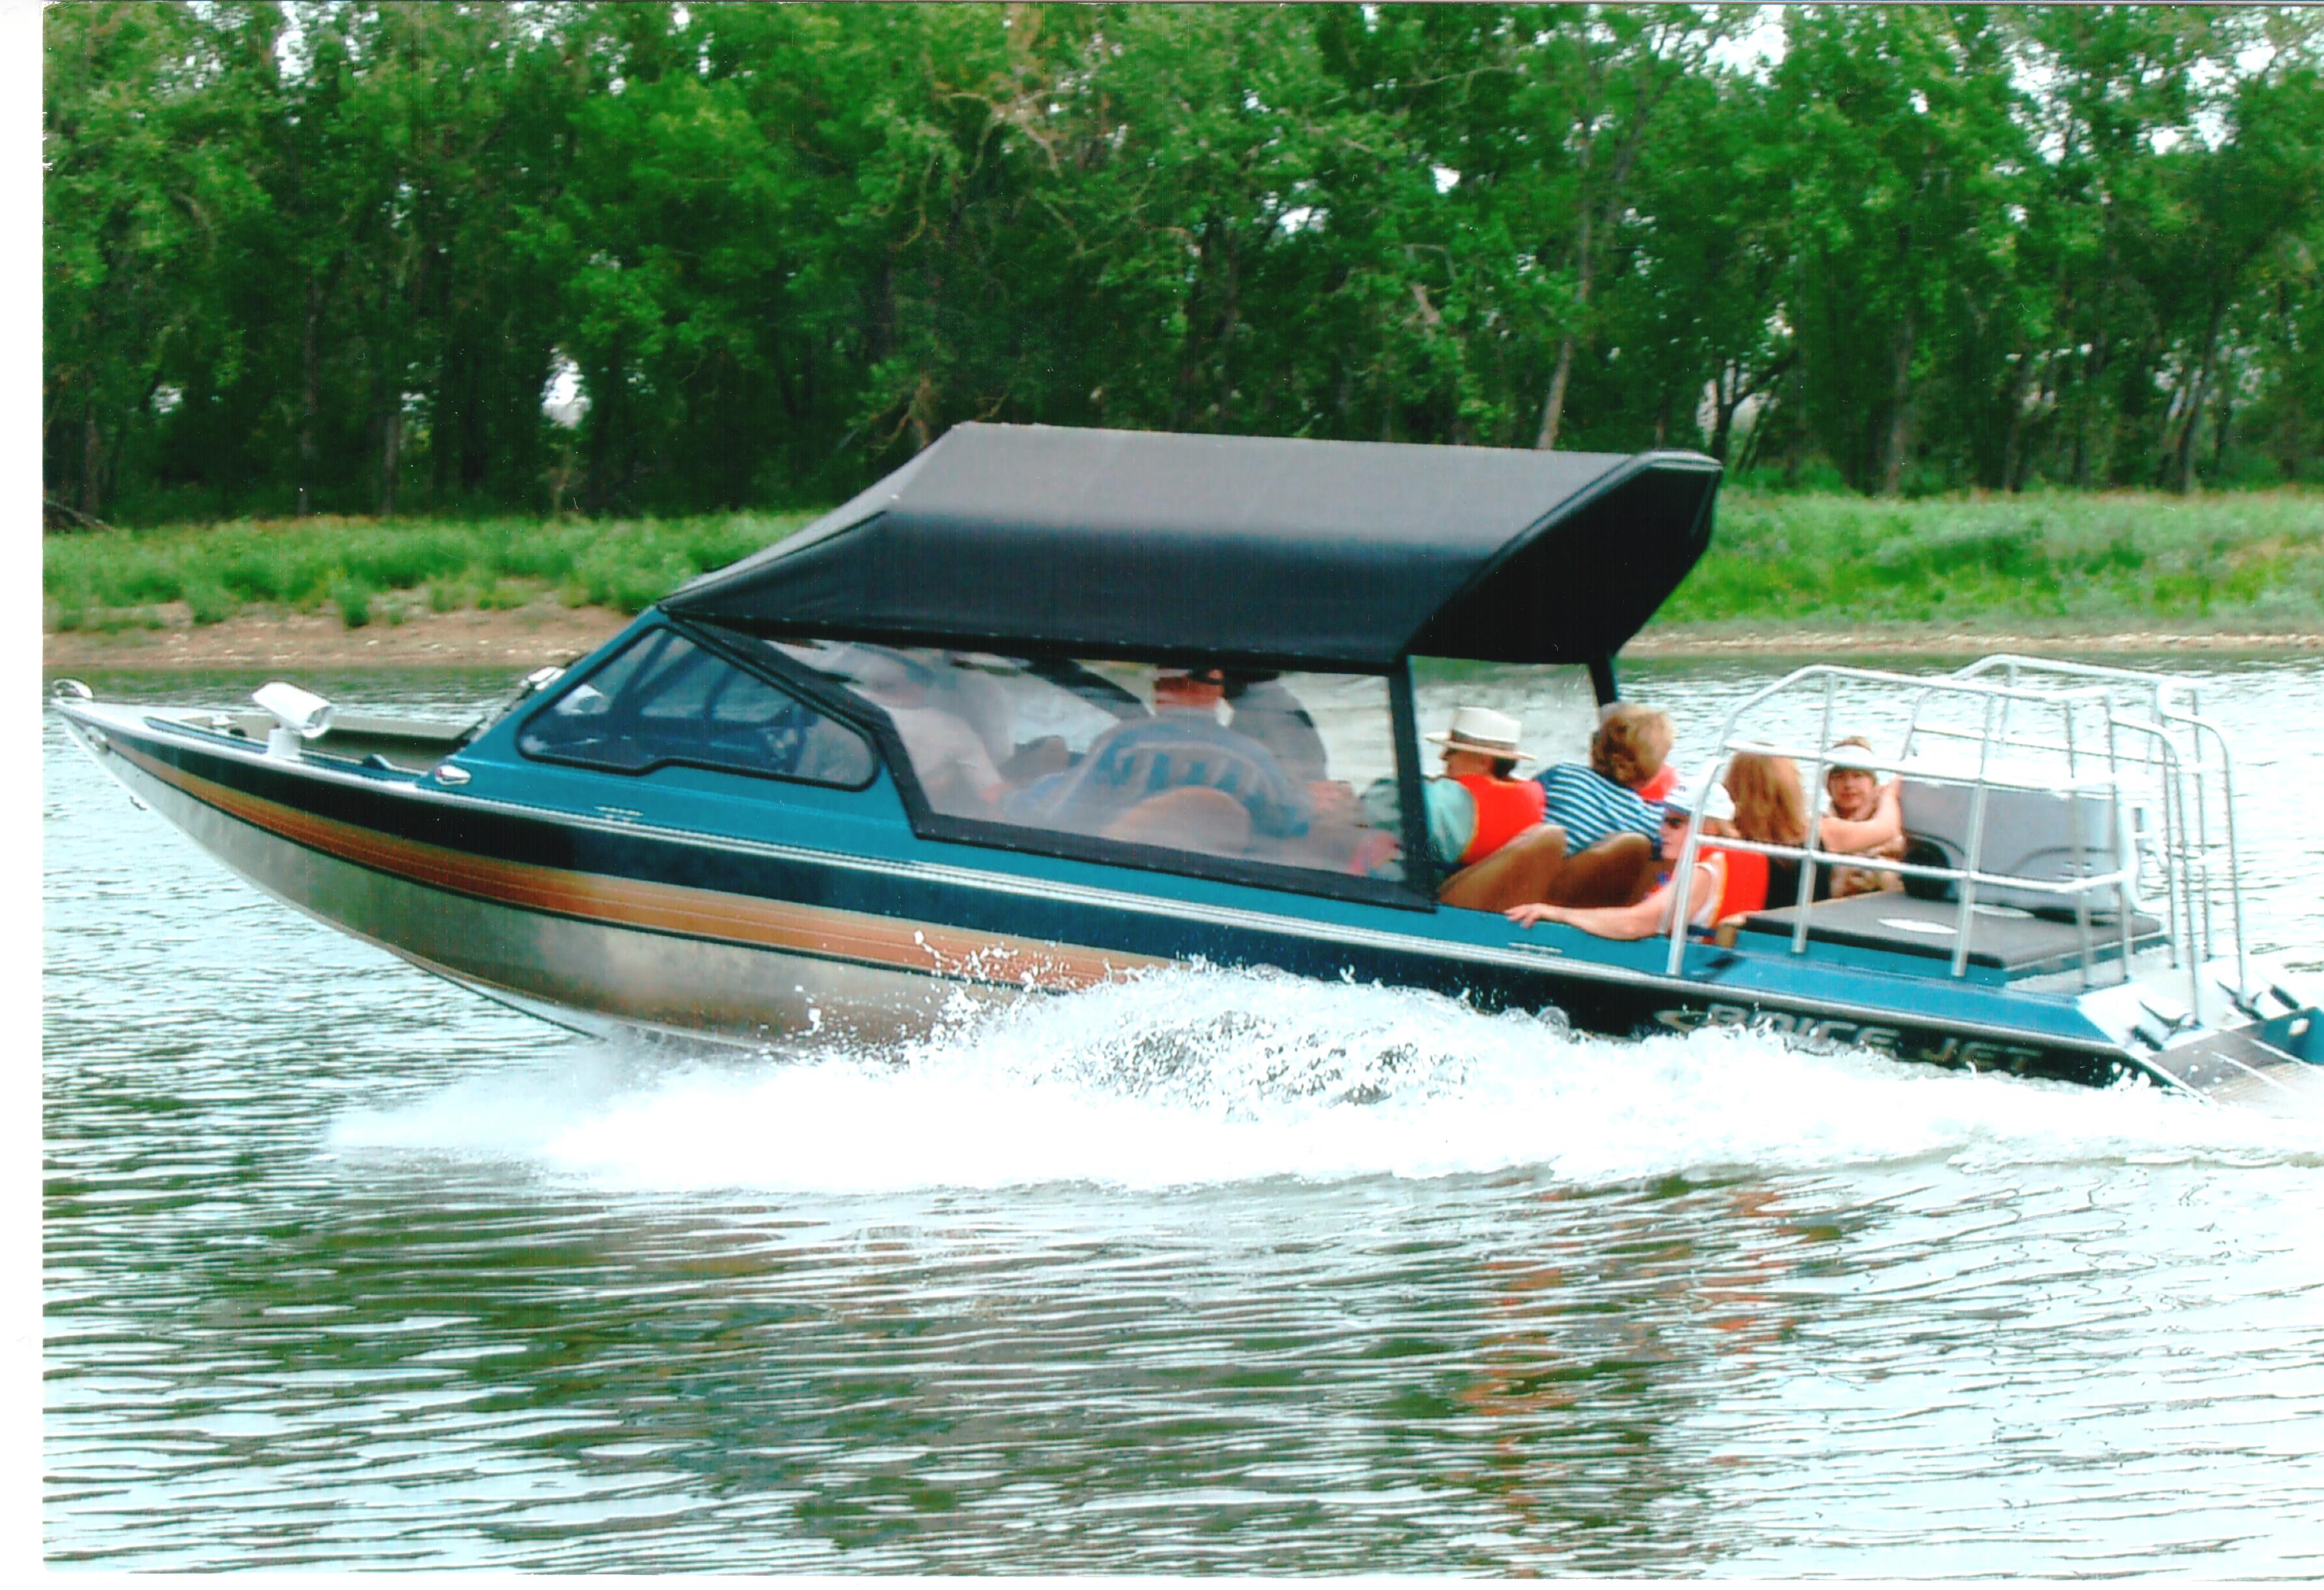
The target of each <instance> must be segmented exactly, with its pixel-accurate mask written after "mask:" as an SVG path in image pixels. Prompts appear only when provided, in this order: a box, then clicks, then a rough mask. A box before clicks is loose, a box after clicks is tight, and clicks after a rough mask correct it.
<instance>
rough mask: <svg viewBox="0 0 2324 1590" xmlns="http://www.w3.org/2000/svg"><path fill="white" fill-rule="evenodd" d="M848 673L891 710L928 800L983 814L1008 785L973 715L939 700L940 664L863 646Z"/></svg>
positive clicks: (857, 686) (846, 676) (864, 691)
mask: <svg viewBox="0 0 2324 1590" xmlns="http://www.w3.org/2000/svg"><path fill="white" fill-rule="evenodd" d="M844 669H845V671H844V674H843V675H842V677H844V679H846V680H847V681H848V682H849V683H850V684H852V685H853V687H854V688H855V689H856V690H857V691H859V692H860V693H861V694H862V695H863V696H864V697H865V698H868V699H870V700H871V701H872V702H873V703H874V704H875V705H877V706H878V707H880V709H881V711H883V712H885V713H886V714H887V715H888V721H889V722H890V723H891V724H893V725H895V726H896V737H897V738H898V739H899V740H901V741H902V742H903V743H904V754H905V757H906V758H907V759H908V761H909V762H910V763H911V764H912V776H913V777H914V778H915V779H916V780H918V782H919V786H920V790H921V791H922V793H924V794H925V795H926V796H927V800H928V804H929V805H930V806H933V807H934V808H936V809H937V810H938V811H944V812H951V813H954V814H962V813H966V814H972V815H973V814H977V813H980V812H982V810H984V809H987V808H989V807H991V805H992V803H993V802H994V801H995V800H998V799H999V798H1000V796H1001V793H1002V791H1003V790H1006V789H1007V787H1008V786H1007V784H1006V782H1005V781H1003V780H1002V778H1001V771H1000V769H998V768H997V767H995V766H994V765H993V763H992V755H991V752H989V751H987V750H986V749H985V745H984V741H983V739H982V736H980V735H978V734H977V732H976V730H975V729H974V728H973V727H971V726H969V724H968V723H967V721H966V720H965V719H964V718H962V717H961V716H958V715H957V714H955V713H952V712H948V711H946V710H945V708H944V707H941V706H938V705H936V704H935V700H934V698H935V695H936V691H937V689H938V687H939V685H940V683H941V681H940V680H939V679H937V677H936V670H934V669H932V668H930V667H928V665H927V664H926V663H925V662H922V661H919V659H918V658H916V657H910V656H907V655H905V654H903V653H902V652H891V651H890V650H888V649H887V648H886V647H884V646H880V647H874V646H859V647H856V648H854V649H853V652H852V654H851V655H850V656H849V657H848V658H847V660H846V662H845V665H844Z"/></svg>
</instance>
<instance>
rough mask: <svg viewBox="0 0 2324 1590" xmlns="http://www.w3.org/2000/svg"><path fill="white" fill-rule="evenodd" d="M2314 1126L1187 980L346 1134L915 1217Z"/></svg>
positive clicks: (2229, 1138)
mask: <svg viewBox="0 0 2324 1590" xmlns="http://www.w3.org/2000/svg"><path fill="white" fill-rule="evenodd" d="M2309 1130H2312V1129H2303V1128H2301V1127H2300V1126H2299V1125H2298V1124H2297V1123H2284V1122H2274V1121H2270V1120H2267V1119H2265V1118H2263V1117H2258V1116H2255V1115H2248V1114H2238V1113H2236V1112H2235V1111H2232V1110H2227V1109H2218V1108H2211V1107H2207V1106H2205V1105H2199V1104H2197V1103H2195V1102H2193V1101H2190V1100H2187V1099H2182V1098H2174V1097H2170V1096H2167V1095H2162V1094H2159V1093H2156V1092H2153V1091H2152V1090H2131V1091H2116V1092H2098V1091H2093V1090H2089V1089H2085V1088H2078V1087H2070V1086H2064V1085H2055V1084H2041V1083H2028V1082H2023V1081H2017V1080H2014V1079H2010V1078H2005V1077H1973V1076H1966V1075H1960V1074H1955V1073H1949V1072H1943V1071H1938V1070H1935V1069H1932V1068H1927V1067H1921V1066H1910V1065H1904V1064H1901V1063H1897V1062H1894V1061H1889V1060H1885V1059H1882V1058H1878V1057H1876V1056H1872V1055H1868V1054H1862V1053H1843V1054H1815V1053H1810V1052H1806V1051H1803V1050H1801V1049H1794V1048H1791V1047H1788V1046H1786V1045H1785V1044H1784V1043H1782V1042H1781V1041H1779V1040H1775V1039H1774V1038H1771V1037H1768V1036H1765V1035H1761V1034H1756V1033H1744V1032H1735V1031H1724V1032H1722V1031H1704V1032H1698V1033H1694V1034H1692V1035H1688V1036H1684V1037H1682V1036H1679V1035H1675V1034H1673V1035H1669V1036H1659V1037H1652V1038H1646V1039H1643V1040H1610V1039H1603V1038H1597V1037H1591V1036H1586V1035H1580V1034H1575V1033H1572V1032H1570V1031H1567V1029H1566V1028H1565V1026H1564V1023H1563V1021H1561V1020H1559V1019H1557V1018H1555V1017H1554V1016H1551V1017H1542V1016H1533V1015H1525V1014H1502V1015H1487V1014H1483V1013H1480V1012H1477V1011H1474V1010H1471V1009H1470V1008H1467V1007H1466V1006H1463V1005H1462V1004H1461V1003H1458V1002H1456V1001H1453V1000H1451V999H1448V998H1444V997H1443V996H1440V995H1435V994H1423V993H1416V992H1414V991H1411V990H1406V989H1391V988H1383V987H1371V986H1359V985H1329V984H1318V983H1314V982H1310V981H1307V980H1305V979H1300V978H1294V977H1289V976H1284V975H1275V974H1269V973H1264V972H1226V971H1216V970H1206V969H1194V970H1184V969H1180V970H1171V971H1167V972H1162V973H1158V974H1156V975H1150V976H1146V977H1141V978H1137V979H1133V980H1131V981H1129V982H1125V983H1121V984H1117V985H1109V986H1106V987H1103V988H1100V989H1096V990H1093V991H1090V992H1088V993H1085V994H1076V995H1073V996H1069V997H1065V998H1035V999H1029V1000H1028V1001H1026V1002H1024V1003H1020V1004H1016V1005H1012V1006H1010V1007H1007V1008H1004V1009H1001V1010H998V1011H991V1010H988V1011H983V1012H975V1013H964V1014H963V1015H962V1016H961V1017H959V1018H957V1019H955V1020H954V1021H951V1022H948V1023H947V1024H945V1027H944V1028H943V1029H942V1030H940V1031H938V1032H936V1034H935V1035H933V1036H931V1037H929V1038H927V1039H925V1040H919V1041H917V1042H913V1043H909V1044H905V1045H900V1046H896V1047H892V1048H886V1049H878V1050H875V1051H863V1050H852V1051H851V1050H824V1051H816V1052H809V1053H806V1054H802V1055H796V1056H768V1057H765V1058H759V1059H755V1060H750V1061H738V1060H734V1059H728V1058H721V1059H715V1060H710V1059H699V1058H696V1059H674V1058H669V1057H668V1056H663V1055H657V1054H653V1053H650V1052H631V1051H624V1050H622V1049H616V1048H612V1047H607V1046H591V1047H588V1048H585V1049H581V1050H579V1051H578V1052H577V1053H575V1054H568V1055H567V1056H566V1057H563V1058H559V1059H558V1061H556V1062H554V1063H553V1064H552V1065H551V1066H549V1067H546V1068H539V1069H532V1070H526V1071H522V1072H518V1073H514V1074H508V1075H501V1076H496V1077H490V1078H482V1079H478V1080H475V1081H471V1082H465V1083H460V1084H457V1085H455V1086H450V1087H447V1088H445V1089H443V1090H442V1091H440V1092H438V1093H436V1094H434V1095H429V1096H428V1097H427V1098H425V1099H422V1100H421V1101H420V1102H418V1103H416V1104H410V1105H402V1106H399V1107H396V1108H392V1109H386V1110H369V1111H355V1112H352V1113H349V1114H345V1115H343V1116H341V1117H340V1118H339V1119H338V1121H337V1123H335V1125H334V1127H333V1129H332V1132H331V1138H330V1144H329V1146H330V1147H331V1148H332V1149H333V1150H334V1151H337V1152H341V1153H358V1152H360V1153H374V1152H390V1153H396V1152H410V1153H432V1154H452V1155H459V1156H475V1157H482V1158H489V1159H498V1160H520V1161H523V1162H526V1163H528V1164H530V1166H532V1167H535V1168H537V1169H539V1170H542V1171H545V1172H548V1173H550V1174H563V1175H570V1176H574V1177H577V1178H581V1179H585V1180H586V1181H587V1182H589V1183H591V1184H593V1185H595V1186H600V1187H604V1188H618V1189H623V1190H652V1189H669V1190H681V1189H710V1188H733V1189H747V1190H753V1191H760V1190H763V1191H818V1192H837V1193H853V1192H888V1191H896V1190H901V1189H909V1188H1000V1187H1011V1186H1023V1185H1030V1184H1038V1183H1055V1182H1077V1183H1093V1184H1099V1185H1103V1186H1111V1187H1120V1188H1176V1187H1188V1186H1199V1185H1206V1184H1217V1183H1227V1182H1236V1181H1246V1180H1251V1179H1263V1178H1270V1177H1291V1178H1299V1179H1309V1180H1337V1179H1347V1178H1356V1177H1377V1176H1395V1177H1407V1178H1428V1177H1442V1176H1452V1175H1462V1174H1472V1173H1487V1172H1494V1171H1503V1170H1508V1169H1517V1168H1524V1169H1531V1170H1534V1171H1535V1172H1537V1173H1539V1174H1541V1175H1544V1176H1545V1177H1548V1178H1551V1179H1556V1180H1561V1181H1567V1182H1573V1183H1580V1184H1596V1185H1604V1184H1609V1183H1615V1182H1621V1181H1628V1180H1635V1179H1643V1178H1647V1177H1655V1176H1663V1175H1670V1174H1703V1173H1725V1172H1731V1171H1749V1170H1776V1169H1821V1168H1831V1167H1840V1166H1846V1165H1851V1164H1866V1163H1878V1162H1888V1161H1897V1160H1918V1159H1927V1158H1932V1157H1934V1158H1943V1159H1950V1160H1959V1161H1962V1162H1964V1163H1970V1164H1976V1165H1979V1166H1990V1165H1993V1164H1996V1163H2004V1164H2017V1163H2033V1162H2043V1161H2051V1160H2094V1159H2095V1160H2125V1159H2132V1160H2153V1159H2155V1158H2158V1157H2161V1158H2166V1159H2171V1158H2182V1157H2219V1156H2225V1157H2227V1158H2228V1159H2230V1160H2254V1161H2258V1162H2270V1161H2280V1160H2287V1159H2289V1160H2299V1161H2302V1162H2318V1161H2319V1145H2317V1144H2315V1143H2314V1142H2311V1141H2309V1140H2308V1137H2307V1132H2308V1131H2309Z"/></svg>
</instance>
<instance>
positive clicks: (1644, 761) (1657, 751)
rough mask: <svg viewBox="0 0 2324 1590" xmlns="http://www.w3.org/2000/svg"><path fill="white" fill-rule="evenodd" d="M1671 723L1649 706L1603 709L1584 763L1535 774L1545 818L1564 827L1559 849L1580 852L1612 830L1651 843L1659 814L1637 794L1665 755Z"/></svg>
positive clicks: (1560, 765)
mask: <svg viewBox="0 0 2324 1590" xmlns="http://www.w3.org/2000/svg"><path fill="white" fill-rule="evenodd" d="M1670 748H1671V722H1670V718H1669V717H1668V716H1665V714H1663V713H1661V712H1658V711H1656V710H1655V709H1654V708H1653V707H1633V706H1629V705H1628V704H1625V705H1622V706H1618V707H1614V708H1613V709H1612V710H1611V711H1609V712H1608V713H1607V714H1606V716H1605V718H1604V720H1603V721H1602V722H1600V724H1599V726H1598V732H1597V734H1595V735H1592V736H1591V741H1590V765H1589V766H1587V767H1584V766H1582V764H1581V763H1575V762H1564V763H1558V764H1557V765H1556V766H1555V767H1553V768H1551V769H1549V770H1548V771H1547V772H1543V773H1541V774H1539V775H1538V776H1537V777H1536V779H1535V782H1537V783H1539V784H1540V785H1541V787H1542V791H1543V793H1544V795H1545V797H1546V800H1547V820H1548V821H1550V822H1552V823H1554V824H1556V825H1557V826H1558V827H1561V828H1563V829H1564V830H1565V847H1566V849H1567V850H1568V851H1569V852H1570V853H1572V854H1576V855H1578V854H1580V853H1581V852H1582V851H1585V850H1588V849H1589V848H1590V847H1591V846H1593V845H1596V844H1598V843H1599V842H1600V841H1601V840H1604V839H1607V838H1609V837H1612V836H1614V835H1617V834H1637V835H1638V836H1639V837H1642V838H1644V839H1645V840H1646V843H1647V844H1648V845H1649V846H1651V845H1652V844H1653V843H1654V841H1655V838H1656V837H1657V836H1658V835H1659V833H1660V831H1661V827H1662V819H1661V815H1660V814H1659V813H1658V812H1656V811H1655V808H1654V807H1653V806H1652V805H1650V804H1648V803H1647V801H1646V800H1645V799H1644V798H1643V797H1642V796H1640V795H1639V793H1638V791H1637V786H1638V785H1640V784H1646V783H1650V782H1651V781H1653V780H1654V778H1655V775H1657V774H1658V773H1660V772H1662V770H1663V763H1664V760H1665V758H1667V757H1668V756H1669V755H1670Z"/></svg>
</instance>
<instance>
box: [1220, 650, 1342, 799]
mask: <svg viewBox="0 0 2324 1590" xmlns="http://www.w3.org/2000/svg"><path fill="white" fill-rule="evenodd" d="M1226 697H1227V706H1228V707H1229V708H1230V709H1231V714H1232V715H1231V716H1230V717H1229V718H1228V719H1227V726H1228V727H1229V728H1231V729H1232V730H1234V732H1235V733H1237V734H1239V735H1249V736H1250V738H1251V739H1253V740H1256V741H1258V742H1259V744H1262V745H1264V746H1266V747H1267V749H1268V753H1269V754H1271V755H1272V756H1273V757H1274V758H1275V760H1276V763H1277V764H1278V765H1279V766H1280V767H1281V768H1282V769H1283V771H1284V772H1286V773H1288V774H1289V775H1290V776H1291V777H1292V778H1294V779H1296V780H1297V781H1299V782H1301V783H1303V784H1320V783H1323V781H1326V780H1328V779H1329V778H1330V777H1331V776H1332V774H1331V769H1330V759H1329V757H1328V755H1327V754H1326V753H1325V751H1324V748H1323V735H1321V734H1320V733H1318V732H1317V731H1316V728H1315V719H1314V716H1311V715H1310V714H1309V713H1308V711H1307V708H1306V707H1303V706H1302V705H1300V702H1299V698H1298V697H1296V696H1294V695H1293V694H1292V693H1291V692H1290V690H1289V689H1286V687H1285V686H1284V683H1283V681H1282V679H1280V678H1279V677H1277V675H1275V674H1272V673H1256V672H1250V671H1241V672H1233V673H1229V674H1228V675H1227V676H1226Z"/></svg>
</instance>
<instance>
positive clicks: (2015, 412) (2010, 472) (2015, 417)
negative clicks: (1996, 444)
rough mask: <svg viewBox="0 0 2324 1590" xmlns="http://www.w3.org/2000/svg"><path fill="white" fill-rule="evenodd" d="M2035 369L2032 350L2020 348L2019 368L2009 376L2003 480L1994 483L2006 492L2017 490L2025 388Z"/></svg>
mask: <svg viewBox="0 0 2324 1590" xmlns="http://www.w3.org/2000/svg"><path fill="white" fill-rule="evenodd" d="M2032 372H2033V352H2032V350H2031V349H2027V348H2020V349H2019V350H2018V354H2017V368H2016V369H2015V370H2014V371H2012V372H2011V373H2010V376H2009V398H2008V402H2009V429H2008V430H2006V431H2005V432H2004V433H2003V434H2002V438H2001V478H2000V479H1998V480H1997V481H1995V482H1994V483H1993V484H1994V485H1998V486H2000V487H2001V488H2002V489H2003V490H2004V491H2014V490H2015V489H2016V488H2015V486H2014V485H2011V482H2013V481H2015V479H2016V478H2017V458H2018V454H2019V453H2020V452H2021V451H2023V450H2024V445H2025V387H2026V383H2027V378H2028V377H2029V376H2030V375H2031V374H2032Z"/></svg>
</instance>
